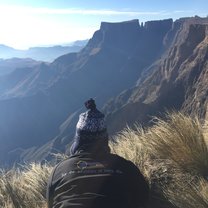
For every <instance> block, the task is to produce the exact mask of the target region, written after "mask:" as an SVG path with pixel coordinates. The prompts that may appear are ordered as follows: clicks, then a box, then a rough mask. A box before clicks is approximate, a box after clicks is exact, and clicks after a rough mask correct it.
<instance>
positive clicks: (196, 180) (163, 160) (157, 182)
mask: <svg viewBox="0 0 208 208" xmlns="http://www.w3.org/2000/svg"><path fill="white" fill-rule="evenodd" d="M205 130H207V128H204V129H202V127H201V125H200V123H199V121H198V119H192V118H191V117H189V116H185V115H183V114H181V113H171V114H167V116H166V119H164V120H162V119H158V118H155V125H154V126H152V127H151V128H148V129H146V130H144V129H141V128H140V127H137V129H136V130H132V129H129V128H127V129H126V130H124V131H122V132H121V133H119V134H118V135H117V136H116V138H114V139H113V142H112V143H111V148H112V152H114V153H116V154H118V155H120V156H122V157H124V158H126V159H129V160H131V161H133V162H134V163H135V164H136V165H137V166H138V167H139V168H140V170H141V172H143V174H144V175H145V176H146V178H147V180H148V182H149V184H150V187H151V201H152V203H150V205H149V206H150V207H152V206H154V207H160V208H161V207H166V208H169V207H171V204H172V205H173V207H179V208H182V207H183V208H192V207H194V206H195V207H203V208H205V207H208V202H207V201H208V194H207V187H208V181H207V180H208V146H207V144H208V143H207V139H208V138H207V136H208V134H207V132H205ZM202 181H203V182H202ZM168 203H171V204H168ZM197 203H198V204H199V206H196V204H197ZM156 204H158V205H156ZM190 204H193V206H191V205H190Z"/></svg>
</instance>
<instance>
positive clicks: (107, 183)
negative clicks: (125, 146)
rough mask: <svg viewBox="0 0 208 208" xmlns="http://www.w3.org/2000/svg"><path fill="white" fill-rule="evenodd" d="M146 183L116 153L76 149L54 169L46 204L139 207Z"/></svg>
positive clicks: (56, 207)
mask: <svg viewBox="0 0 208 208" xmlns="http://www.w3.org/2000/svg"><path fill="white" fill-rule="evenodd" d="M148 192H149V189H148V185H147V183H146V182H145V180H144V177H143V175H142V174H141V173H140V171H139V170H138V169H137V167H136V166H135V165H134V164H133V163H132V162H130V161H127V160H125V159H123V158H121V157H119V156H117V155H113V154H104V155H96V156H95V155H93V154H90V153H84V152H81V153H77V154H75V155H74V156H71V157H70V158H69V159H67V160H65V161H63V162H61V163H60V164H58V165H57V166H56V168H55V169H54V171H53V173H52V175H51V178H50V180H49V183H48V193H47V200H48V207H49V208H66V207H71V208H75V207H76V208H139V207H141V206H142V205H144V204H145V203H146V201H147V199H148Z"/></svg>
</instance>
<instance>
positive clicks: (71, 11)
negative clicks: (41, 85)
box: [0, 0, 208, 49]
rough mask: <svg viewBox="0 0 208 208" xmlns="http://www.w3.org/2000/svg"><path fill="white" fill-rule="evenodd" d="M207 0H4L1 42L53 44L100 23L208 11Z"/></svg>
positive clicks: (88, 31)
mask: <svg viewBox="0 0 208 208" xmlns="http://www.w3.org/2000/svg"><path fill="white" fill-rule="evenodd" d="M207 11H208V2H207V0H184V1H179V0H175V1H174V2H167V1H165V0H159V1H154V0H147V1H145V2H143V1H142V2H139V1H137V0H128V1H122V0H111V1H105V2H100V1H98V0H88V1H85V0H79V1H78V0H69V1H66V0H59V1H50V0H45V1H41V0H31V1H28V0H7V1H6V2H5V1H3V0H0V25H1V34H0V44H4V45H7V46H10V47H12V48H15V49H28V48H30V47H38V46H53V45H62V44H64V43H65V44H66V43H70V42H73V41H76V40H85V39H89V38H91V37H92V35H93V33H94V32H95V31H96V30H98V29H99V27H100V23H101V22H102V21H105V22H121V21H127V20H132V19H139V21H140V22H146V21H150V20H161V19H168V18H172V19H173V20H176V19H179V18H181V17H191V16H195V15H197V16H200V17H206V16H207V14H208V12H207Z"/></svg>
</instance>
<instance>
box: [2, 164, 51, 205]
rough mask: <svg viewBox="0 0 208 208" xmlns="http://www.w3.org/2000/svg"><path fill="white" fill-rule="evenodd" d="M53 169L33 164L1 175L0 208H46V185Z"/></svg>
mask: <svg viewBox="0 0 208 208" xmlns="http://www.w3.org/2000/svg"><path fill="white" fill-rule="evenodd" d="M51 169H52V167H50V166H49V165H47V164H45V165H40V164H36V163H32V164H29V165H25V166H24V167H23V168H21V169H20V168H17V169H14V168H13V169H11V170H10V171H8V172H4V171H1V174H0V207H5V208H28V207H30V208H38V207H41V208H43V207H45V206H46V205H45V204H46V203H45V194H46V184H47V180H48V177H49V175H50V172H51Z"/></svg>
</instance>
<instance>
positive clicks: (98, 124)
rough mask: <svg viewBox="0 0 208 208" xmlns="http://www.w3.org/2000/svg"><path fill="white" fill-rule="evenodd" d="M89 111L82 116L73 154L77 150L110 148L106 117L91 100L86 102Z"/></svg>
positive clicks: (72, 150) (72, 149)
mask: <svg viewBox="0 0 208 208" xmlns="http://www.w3.org/2000/svg"><path fill="white" fill-rule="evenodd" d="M85 107H86V108H87V109H88V111H86V112H84V113H82V114H80V116H79V120H78V123H77V125H76V134H75V138H74V143H73V145H72V147H71V154H74V153H75V152H76V151H77V150H88V151H89V149H92V148H94V149H95V148H96V149H97V148H98V147H101V148H103V149H105V148H106V146H107V148H108V133H107V128H106V123H105V116H104V114H103V113H101V112H100V111H99V110H97V108H96V105H95V101H94V100H93V99H92V98H91V99H90V100H88V101H86V102H85Z"/></svg>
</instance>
